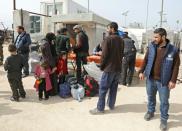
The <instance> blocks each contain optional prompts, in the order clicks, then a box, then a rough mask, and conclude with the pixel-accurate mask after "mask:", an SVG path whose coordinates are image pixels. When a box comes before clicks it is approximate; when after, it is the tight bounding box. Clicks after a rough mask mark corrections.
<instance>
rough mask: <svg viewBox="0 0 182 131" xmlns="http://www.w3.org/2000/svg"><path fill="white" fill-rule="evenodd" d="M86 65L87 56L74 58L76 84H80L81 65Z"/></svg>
mask: <svg viewBox="0 0 182 131" xmlns="http://www.w3.org/2000/svg"><path fill="white" fill-rule="evenodd" d="M86 64H87V56H76V66H77V73H76V78H77V81H78V83H79V82H82V77H81V75H82V65H86Z"/></svg>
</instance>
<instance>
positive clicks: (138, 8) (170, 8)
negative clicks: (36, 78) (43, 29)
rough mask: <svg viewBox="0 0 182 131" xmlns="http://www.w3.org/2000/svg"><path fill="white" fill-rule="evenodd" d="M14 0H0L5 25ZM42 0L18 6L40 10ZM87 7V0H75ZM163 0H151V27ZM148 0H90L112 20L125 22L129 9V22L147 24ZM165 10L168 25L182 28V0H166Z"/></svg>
mask: <svg viewBox="0 0 182 131" xmlns="http://www.w3.org/2000/svg"><path fill="white" fill-rule="evenodd" d="M12 1H13V0H0V21H2V22H4V23H5V25H7V26H9V27H10V26H11V23H12V9H13V2H12ZM40 1H41V0H17V8H19V9H20V8H23V9H24V10H31V11H34V12H39V11H40ZM74 1H76V2H78V3H80V4H81V5H83V6H85V7H87V0H74ZM161 1H162V0H149V20H148V25H149V27H153V26H154V25H156V24H159V19H160V17H159V13H158V12H159V11H160V9H161ZM146 8H147V0H90V9H91V10H92V11H94V12H95V13H97V14H99V15H100V16H103V17H105V18H107V19H109V20H111V21H117V22H118V23H119V24H120V25H121V24H124V17H123V16H122V15H121V14H122V12H124V11H127V10H129V13H128V16H127V19H126V21H127V24H128V23H131V22H135V21H137V22H141V23H143V25H144V26H145V21H146V11H147V10H146ZM164 12H165V13H166V14H167V15H166V18H167V25H168V26H170V27H171V28H173V29H175V28H176V27H177V24H176V21H177V20H179V21H180V24H179V26H180V28H182V0H164Z"/></svg>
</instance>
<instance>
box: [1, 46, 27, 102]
mask: <svg viewBox="0 0 182 131" xmlns="http://www.w3.org/2000/svg"><path fill="white" fill-rule="evenodd" d="M8 51H9V52H10V56H9V57H8V58H7V59H6V61H5V64H4V69H5V71H7V72H8V73H7V74H8V75H7V77H8V82H9V84H10V87H11V90H12V97H11V98H10V100H11V101H16V102H18V101H19V97H21V98H25V97H26V92H25V90H24V87H23V83H22V68H23V66H24V65H25V61H24V59H23V57H22V56H21V55H18V54H17V49H16V46H15V45H13V44H10V45H9V47H8Z"/></svg>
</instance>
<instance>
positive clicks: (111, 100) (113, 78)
mask: <svg viewBox="0 0 182 131" xmlns="http://www.w3.org/2000/svg"><path fill="white" fill-rule="evenodd" d="M119 77H120V72H110V73H106V72H103V74H102V78H101V82H100V88H99V100H98V103H97V109H98V110H99V111H103V110H104V109H105V98H106V94H107V92H108V90H109V96H108V100H107V104H108V106H109V108H110V109H113V108H114V105H115V102H116V95H117V89H118V82H119Z"/></svg>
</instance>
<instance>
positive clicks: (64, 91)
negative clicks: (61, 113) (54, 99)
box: [59, 83, 71, 98]
mask: <svg viewBox="0 0 182 131" xmlns="http://www.w3.org/2000/svg"><path fill="white" fill-rule="evenodd" d="M59 96H60V97H62V98H68V97H70V96H71V87H70V85H69V84H68V83H64V84H60V85H59Z"/></svg>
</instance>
